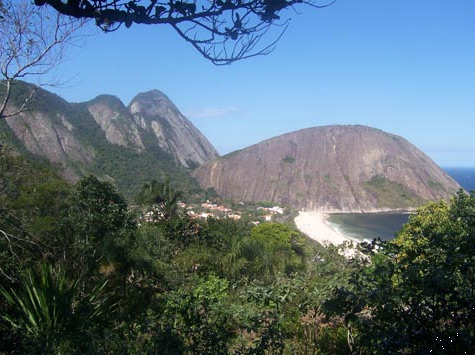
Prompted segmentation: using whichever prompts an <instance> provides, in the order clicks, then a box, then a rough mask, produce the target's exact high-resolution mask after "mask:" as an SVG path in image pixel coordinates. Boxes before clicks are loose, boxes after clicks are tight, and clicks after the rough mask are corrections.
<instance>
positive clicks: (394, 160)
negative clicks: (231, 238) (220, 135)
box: [192, 126, 460, 212]
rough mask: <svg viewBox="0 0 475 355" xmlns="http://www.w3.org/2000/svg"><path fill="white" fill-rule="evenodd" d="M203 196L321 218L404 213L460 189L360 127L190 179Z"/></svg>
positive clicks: (297, 140) (396, 142)
mask: <svg viewBox="0 0 475 355" xmlns="http://www.w3.org/2000/svg"><path fill="white" fill-rule="evenodd" d="M192 174H193V176H194V177H196V178H197V180H198V181H199V183H200V185H201V186H202V187H203V188H209V187H213V188H215V189H216V191H217V192H218V193H220V194H222V195H223V196H225V197H229V198H233V199H235V200H243V201H274V202H278V203H282V204H287V205H290V206H293V207H295V208H299V209H303V210H312V211H322V212H370V211H381V210H399V209H411V208H414V207H417V206H419V205H421V204H423V203H425V202H427V201H431V200H438V199H448V198H450V196H452V194H453V193H454V192H456V191H457V190H458V189H459V188H460V186H459V185H458V184H457V183H456V182H455V181H454V180H453V179H452V178H451V177H449V176H448V175H447V174H446V173H445V172H444V171H443V170H441V169H440V168H439V167H438V166H437V165H436V164H435V163H434V162H433V161H432V160H431V159H430V158H429V157H428V156H427V155H425V154H424V153H422V152H421V151H420V150H419V149H417V148H416V147H415V146H414V145H412V144H411V143H409V142H408V141H407V140H405V139H403V138H401V137H399V136H396V135H393V134H389V133H385V132H383V131H381V130H377V129H373V128H369V127H365V126H324V127H315V128H308V129H303V130H300V131H296V132H292V133H288V134H284V135H282V136H279V137H275V138H271V139H269V140H266V141H263V142H261V143H258V144H256V145H253V146H250V147H248V148H245V149H243V150H240V151H237V152H234V153H231V154H228V155H226V156H223V157H222V158H219V159H217V160H214V161H211V162H208V163H207V164H204V165H202V166H201V167H199V168H197V169H196V170H194V171H193V173H192Z"/></svg>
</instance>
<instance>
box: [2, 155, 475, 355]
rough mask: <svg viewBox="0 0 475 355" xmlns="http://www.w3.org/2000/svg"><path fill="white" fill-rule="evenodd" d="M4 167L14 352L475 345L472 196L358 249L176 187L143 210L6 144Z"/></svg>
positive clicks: (146, 197) (427, 211)
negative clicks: (183, 196) (230, 212)
mask: <svg viewBox="0 0 475 355" xmlns="http://www.w3.org/2000/svg"><path fill="white" fill-rule="evenodd" d="M0 177H1V180H0V244H1V245H0V250H1V254H0V255H1V258H0V285H1V286H0V315H1V317H0V337H1V339H2V341H1V342H0V352H2V353H47V354H63V353H68V354H84V353H109V354H124V353H127V354H128V353H130V354H137V353H140V354H144V353H150V354H394V353H403V354H426V353H427V354H428V353H436V354H448V353H450V354H463V353H465V352H466V353H473V352H474V351H475V341H474V339H475V337H474V335H475V334H474V331H475V329H474V324H475V322H474V319H475V318H474V317H475V313H474V308H473V300H474V293H473V292H474V285H475V278H474V275H475V250H474V246H475V243H474V242H475V241H474V236H475V197H474V196H469V195H467V194H465V193H463V192H460V193H459V194H458V195H457V196H456V197H454V199H453V200H452V202H451V203H450V204H448V203H445V202H438V203H434V204H431V205H428V206H426V207H423V208H421V209H419V210H418V212H417V213H416V214H415V215H413V216H412V217H411V218H410V222H409V224H408V225H406V226H405V227H404V228H403V230H402V231H401V232H400V233H399V235H398V237H397V238H396V239H395V240H394V241H393V242H380V241H374V242H373V243H371V244H366V243H363V244H361V245H360V246H359V247H358V249H359V250H360V252H359V253H356V254H355V255H354V257H353V258H351V259H347V258H345V257H343V256H341V255H340V253H339V252H338V249H336V248H331V247H330V248H325V247H322V246H320V245H318V244H316V243H314V242H313V241H311V240H309V239H307V238H306V237H305V236H304V235H302V234H301V233H299V232H298V231H296V230H294V229H293V228H292V227H290V226H288V225H284V224H279V223H264V224H260V225H257V226H255V225H253V224H251V223H245V222H241V221H234V220H231V219H220V220H218V219H208V220H206V221H199V220H196V219H193V218H191V217H190V216H189V215H188V214H187V213H186V212H185V211H184V210H181V209H180V208H179V207H178V206H177V205H176V201H177V199H176V196H177V192H176V191H174V190H173V189H170V188H169V187H167V188H164V189H161V190H160V189H148V188H147V186H145V187H144V189H143V190H142V193H141V194H140V196H141V198H140V199H139V200H138V203H140V206H139V208H138V209H134V210H131V209H129V208H128V206H127V203H126V202H125V200H124V198H123V197H122V196H121V195H120V194H119V193H118V192H117V190H116V189H115V188H114V187H113V186H112V185H111V184H110V183H109V182H107V181H101V180H99V179H97V178H96V177H94V176H86V177H83V178H81V179H80V180H79V181H78V182H77V183H76V184H75V185H74V186H71V185H69V184H68V183H66V182H64V181H63V180H62V179H61V178H59V177H58V175H56V174H55V173H54V172H52V171H51V170H50V169H48V168H47V167H43V166H41V165H40V164H32V163H29V162H27V161H26V160H24V159H23V158H22V157H20V156H18V155H16V154H12V152H11V151H9V150H8V148H6V147H5V146H3V147H2V150H1V152H0ZM152 201H153V202H154V205H153V206H151V205H150V204H151V203H152ZM151 208H152V209H153V210H154V211H157V213H156V216H157V218H156V219H154V220H152V221H149V222H146V221H145V220H144V219H143V218H141V216H142V213H143V212H144V211H148V210H150V209H151Z"/></svg>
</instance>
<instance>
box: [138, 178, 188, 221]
mask: <svg viewBox="0 0 475 355" xmlns="http://www.w3.org/2000/svg"><path fill="white" fill-rule="evenodd" d="M181 196H182V194H181V192H177V191H174V190H173V189H172V187H171V186H170V179H169V178H167V179H166V180H165V182H164V183H159V182H158V181H157V180H152V181H151V182H150V183H146V184H144V185H143V187H142V189H141V191H140V193H139V195H138V196H137V202H138V203H139V204H141V205H142V206H144V207H147V208H148V210H149V211H151V212H153V216H154V219H155V220H159V219H164V220H171V219H172V218H174V217H177V216H178V213H179V209H178V202H179V199H180V198H181Z"/></svg>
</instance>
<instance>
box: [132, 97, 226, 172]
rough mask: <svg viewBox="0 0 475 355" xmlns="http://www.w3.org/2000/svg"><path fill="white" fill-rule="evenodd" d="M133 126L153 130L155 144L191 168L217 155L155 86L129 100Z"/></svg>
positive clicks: (203, 137) (202, 136) (201, 135)
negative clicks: (154, 88) (153, 88)
mask: <svg viewBox="0 0 475 355" xmlns="http://www.w3.org/2000/svg"><path fill="white" fill-rule="evenodd" d="M129 111H130V114H131V115H132V117H133V119H134V122H135V124H136V125H137V126H139V127H141V128H142V129H143V130H144V131H147V132H149V133H153V135H154V136H155V137H156V140H157V142H158V146H159V147H160V148H161V149H163V150H164V151H166V152H168V153H170V154H171V155H173V156H174V157H175V158H176V159H177V160H178V161H179V162H180V163H181V164H182V165H183V166H185V167H188V168H192V167H196V166H198V165H201V164H203V163H205V162H207V161H209V160H212V159H215V158H217V157H218V156H219V155H218V152H217V151H216V149H215V148H214V147H213V146H212V145H211V143H210V142H209V141H208V140H207V139H206V137H205V136H204V135H203V134H202V133H201V132H200V131H199V130H198V129H197V128H196V127H195V126H194V125H193V124H192V123H191V122H190V121H189V120H188V119H187V118H186V117H185V116H183V115H182V114H181V113H180V111H179V110H178V109H177V108H176V106H175V105H174V104H173V103H172V102H171V101H170V99H169V98H168V97H167V96H166V95H165V94H163V93H162V92H160V91H158V90H152V91H148V92H146V93H141V94H139V95H137V96H136V97H135V98H134V99H133V100H132V102H131V103H130V104H129Z"/></svg>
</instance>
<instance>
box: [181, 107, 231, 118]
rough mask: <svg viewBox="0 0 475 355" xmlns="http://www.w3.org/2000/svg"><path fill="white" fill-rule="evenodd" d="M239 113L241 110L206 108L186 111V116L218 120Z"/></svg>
mask: <svg viewBox="0 0 475 355" xmlns="http://www.w3.org/2000/svg"><path fill="white" fill-rule="evenodd" d="M237 111H239V109H238V108H236V107H228V108H217V107H205V108H201V109H196V110H189V111H186V112H185V116H186V117H188V118H218V117H226V116H229V115H231V114H233V113H235V112H237Z"/></svg>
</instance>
